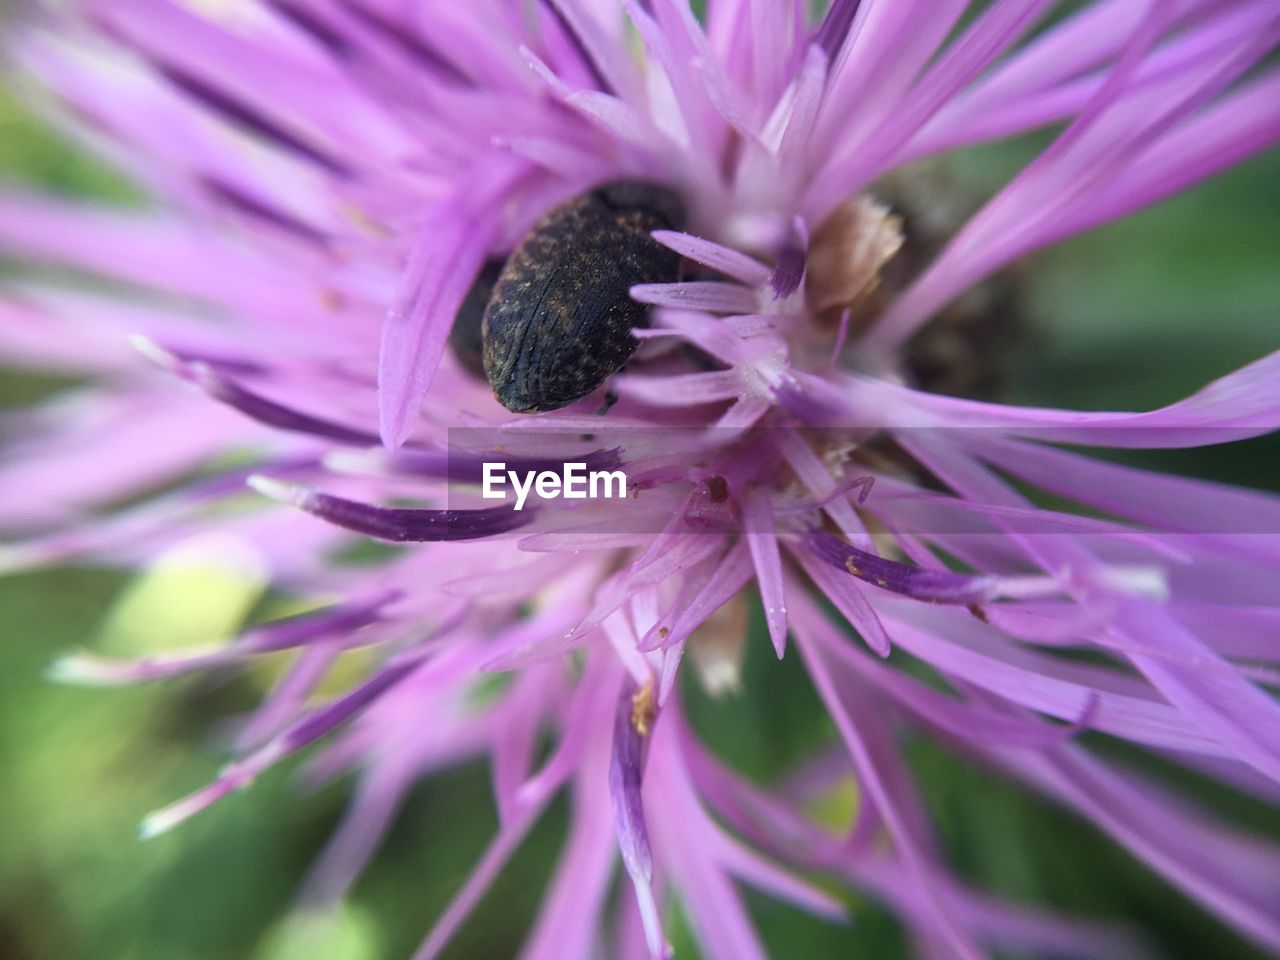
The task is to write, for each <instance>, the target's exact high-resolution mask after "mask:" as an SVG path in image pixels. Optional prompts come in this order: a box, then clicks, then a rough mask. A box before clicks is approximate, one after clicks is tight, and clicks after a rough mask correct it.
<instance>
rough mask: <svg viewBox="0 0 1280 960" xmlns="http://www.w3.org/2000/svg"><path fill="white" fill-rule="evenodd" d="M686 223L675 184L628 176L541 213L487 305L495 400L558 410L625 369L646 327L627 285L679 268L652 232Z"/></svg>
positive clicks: (520, 408) (487, 360) (526, 408)
mask: <svg viewBox="0 0 1280 960" xmlns="http://www.w3.org/2000/svg"><path fill="white" fill-rule="evenodd" d="M683 225H684V205H683V202H682V201H681V200H680V198H679V196H677V195H676V194H675V193H674V192H673V191H671V190H670V189H668V188H666V187H663V186H659V185H658V184H654V183H645V182H641V181H625V180H624V181H617V182H614V183H607V184H604V185H602V186H599V187H596V188H595V189H594V190H591V191H590V192H589V193H586V194H583V195H582V196H579V197H576V198H574V199H573V200H570V201H568V202H567V203H564V204H562V205H561V206H559V207H557V208H555V209H554V210H552V211H551V212H550V213H549V214H547V215H546V216H545V217H544V218H543V219H542V220H541V221H539V222H538V223H537V224H536V225H535V226H534V227H533V229H532V230H531V231H530V232H529V235H528V236H527V237H525V238H524V240H523V241H522V242H521V243H520V246H518V247H517V248H516V250H515V252H514V253H513V254H512V255H511V258H510V259H509V260H508V261H507V263H506V266H505V267H503V268H502V273H501V274H500V275H499V276H498V279H497V282H496V283H495V285H494V288H493V294H492V296H491V297H490V299H489V303H488V306H487V307H486V309H485V313H484V321H483V338H484V371H485V374H486V375H487V376H488V378H489V384H490V386H492V387H493V393H494V396H495V397H497V398H498V400H499V402H500V403H501V404H502V405H503V406H504V407H506V408H507V409H508V410H512V411H516V412H518V413H537V412H540V411H545V410H556V409H558V408H560V407H564V406H568V405H569V404H571V403H573V402H574V401H576V400H581V399H582V398H583V397H585V396H586V395H587V394H589V393H591V392H592V391H593V390H595V389H596V388H597V387H599V386H600V385H601V384H602V383H604V381H605V380H606V379H607V378H608V377H609V376H610V375H611V374H613V373H616V372H617V371H618V370H620V369H621V368H622V366H623V364H625V363H626V362H627V361H628V360H629V359H630V358H631V355H632V354H633V353H635V351H636V347H638V346H639V345H640V342H639V341H638V340H637V339H636V338H635V337H634V336H633V335H632V333H631V331H632V330H633V329H634V328H636V327H642V326H648V314H649V309H648V307H646V306H645V305H644V304H641V303H637V302H636V301H635V300H633V299H632V298H631V288H632V287H633V286H635V285H636V284H640V283H663V282H670V281H673V280H675V279H676V278H677V277H678V275H679V270H680V256H679V254H676V253H674V252H672V251H671V250H669V249H667V248H666V247H664V246H662V245H661V244H659V243H658V242H657V241H656V240H654V239H653V238H652V237H651V236H650V234H651V233H652V231H654V230H679V229H680V228H681V227H682V226H683Z"/></svg>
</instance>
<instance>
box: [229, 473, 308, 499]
mask: <svg viewBox="0 0 1280 960" xmlns="http://www.w3.org/2000/svg"><path fill="white" fill-rule="evenodd" d="M245 483H246V484H248V485H249V487H251V488H252V489H253V490H255V491H257V492H258V493H260V494H262V495H263V496H264V497H268V498H270V499H272V500H276V501H279V502H280V503H287V504H289V505H290V506H293V507H303V506H305V505H306V502H307V496H308V492H307V488H306V487H301V486H298V485H297V484H296V483H285V482H284V481H283V480H276V479H274V478H272V477H267V476H264V475H262V474H260V473H254V474H250V475H249V476H248V477H247V478H246V479H245Z"/></svg>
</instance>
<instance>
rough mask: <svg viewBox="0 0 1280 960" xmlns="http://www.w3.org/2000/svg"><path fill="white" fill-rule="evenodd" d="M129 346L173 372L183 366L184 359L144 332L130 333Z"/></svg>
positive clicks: (163, 368) (158, 365)
mask: <svg viewBox="0 0 1280 960" xmlns="http://www.w3.org/2000/svg"><path fill="white" fill-rule="evenodd" d="M129 346H131V347H133V349H134V350H136V351H137V352H138V353H139V354H141V355H142V356H143V357H144V358H146V359H147V360H150V361H151V362H152V363H154V364H155V365H156V366H157V367H159V368H160V369H162V370H168V371H170V372H173V371H176V370H177V369H178V368H179V367H181V366H182V361H181V360H179V359H178V357H177V356H176V355H174V354H172V353H170V352H169V351H168V350H166V349H165V348H164V347H162V346H160V344H158V343H156V342H155V341H154V340H152V339H151V338H150V337H148V336H145V335H144V334H141V333H131V334H129Z"/></svg>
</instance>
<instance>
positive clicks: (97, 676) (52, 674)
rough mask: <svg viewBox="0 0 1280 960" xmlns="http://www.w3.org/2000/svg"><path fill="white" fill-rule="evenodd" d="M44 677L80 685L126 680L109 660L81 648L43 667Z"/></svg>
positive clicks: (93, 685)
mask: <svg viewBox="0 0 1280 960" xmlns="http://www.w3.org/2000/svg"><path fill="white" fill-rule="evenodd" d="M44 678H45V679H46V680H48V681H49V682H50V683H59V684H65V685H68V686H82V687H114V686H120V685H123V684H125V683H127V682H128V678H127V677H125V676H123V675H122V674H121V672H120V670H119V668H118V667H117V666H116V665H115V664H113V663H112V662H111V661H109V660H105V659H103V658H102V657H95V656H94V655H93V654H91V653H88V652H86V651H83V650H78V651H76V652H75V653H68V654H64V655H63V656H61V657H58V658H57V659H56V660H54V661H53V662H52V663H50V664H49V665H48V666H47V667H45V669H44Z"/></svg>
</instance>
